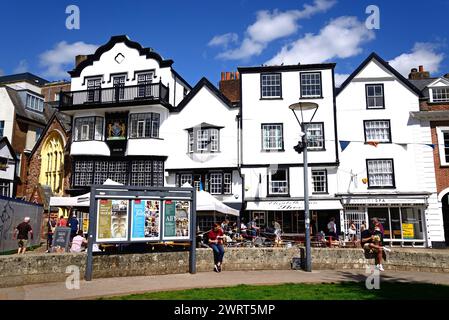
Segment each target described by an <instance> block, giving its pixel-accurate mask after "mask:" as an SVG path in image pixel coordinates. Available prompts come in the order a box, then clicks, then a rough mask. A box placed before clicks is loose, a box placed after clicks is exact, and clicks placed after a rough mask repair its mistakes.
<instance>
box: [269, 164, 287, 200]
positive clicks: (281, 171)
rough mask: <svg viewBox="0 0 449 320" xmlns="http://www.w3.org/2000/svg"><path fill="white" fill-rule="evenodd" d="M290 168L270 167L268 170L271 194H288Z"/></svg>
mask: <svg viewBox="0 0 449 320" xmlns="http://www.w3.org/2000/svg"><path fill="white" fill-rule="evenodd" d="M287 170H288V169H286V168H278V169H277V170H275V169H270V170H269V172H268V192H269V194H270V195H288V171H287Z"/></svg>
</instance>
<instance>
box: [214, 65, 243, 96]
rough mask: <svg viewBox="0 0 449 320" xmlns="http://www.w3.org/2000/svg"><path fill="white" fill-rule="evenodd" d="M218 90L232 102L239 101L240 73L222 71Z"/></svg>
mask: <svg viewBox="0 0 449 320" xmlns="http://www.w3.org/2000/svg"><path fill="white" fill-rule="evenodd" d="M219 88H220V92H221V93H223V94H224V95H225V96H226V98H228V99H229V100H230V101H231V102H232V103H237V102H239V101H240V74H239V73H238V71H235V72H222V73H221V80H220V83H219Z"/></svg>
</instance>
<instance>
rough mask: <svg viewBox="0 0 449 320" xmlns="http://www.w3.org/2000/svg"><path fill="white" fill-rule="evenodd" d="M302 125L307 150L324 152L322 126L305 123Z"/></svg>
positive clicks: (320, 124)
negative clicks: (304, 130)
mask: <svg viewBox="0 0 449 320" xmlns="http://www.w3.org/2000/svg"><path fill="white" fill-rule="evenodd" d="M304 125H305V127H306V132H307V150H311V151H322V150H324V124H323V123H306V124H304Z"/></svg>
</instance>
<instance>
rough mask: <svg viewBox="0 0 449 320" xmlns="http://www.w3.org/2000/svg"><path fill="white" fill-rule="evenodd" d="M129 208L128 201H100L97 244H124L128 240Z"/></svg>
mask: <svg viewBox="0 0 449 320" xmlns="http://www.w3.org/2000/svg"><path fill="white" fill-rule="evenodd" d="M128 207H129V201H128V200H121V199H100V200H98V204H97V242H123V241H127V240H128V211H129V210H128Z"/></svg>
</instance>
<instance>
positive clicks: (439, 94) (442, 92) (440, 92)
mask: <svg viewBox="0 0 449 320" xmlns="http://www.w3.org/2000/svg"><path fill="white" fill-rule="evenodd" d="M432 102H449V87H444V88H432Z"/></svg>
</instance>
